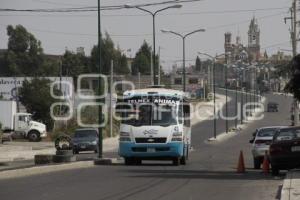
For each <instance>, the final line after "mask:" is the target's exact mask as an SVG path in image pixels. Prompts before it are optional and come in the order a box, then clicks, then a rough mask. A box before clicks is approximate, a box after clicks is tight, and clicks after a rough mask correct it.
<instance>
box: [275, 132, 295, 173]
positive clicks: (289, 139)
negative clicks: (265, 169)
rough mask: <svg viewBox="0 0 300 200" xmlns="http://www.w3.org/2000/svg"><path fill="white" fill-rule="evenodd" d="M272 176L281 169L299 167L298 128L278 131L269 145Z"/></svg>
mask: <svg viewBox="0 0 300 200" xmlns="http://www.w3.org/2000/svg"><path fill="white" fill-rule="evenodd" d="M270 162H271V166H272V174H273V175H278V174H279V171H280V170H282V169H293V168H297V167H300V127H288V128H281V129H279V130H278V131H277V132H276V133H275V135H274V137H273V141H272V143H271V145H270Z"/></svg>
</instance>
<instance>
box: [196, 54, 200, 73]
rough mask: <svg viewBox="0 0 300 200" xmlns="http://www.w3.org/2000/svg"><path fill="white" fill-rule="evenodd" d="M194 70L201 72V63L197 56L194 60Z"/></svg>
mask: <svg viewBox="0 0 300 200" xmlns="http://www.w3.org/2000/svg"><path fill="white" fill-rule="evenodd" d="M195 70H196V71H197V72H202V63H201V60H200V58H199V56H197V58H196V63H195Z"/></svg>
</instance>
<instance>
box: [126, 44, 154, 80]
mask: <svg viewBox="0 0 300 200" xmlns="http://www.w3.org/2000/svg"><path fill="white" fill-rule="evenodd" d="M151 51H152V49H151V47H150V46H149V44H148V43H147V42H146V41H144V42H143V44H142V46H141V47H140V49H139V50H138V52H137V53H136V55H135V58H134V60H133V63H132V74H133V75H136V74H138V72H140V73H141V74H150V72H151ZM155 61H156V62H155V66H156V68H157V66H158V56H157V55H156V59H155Z"/></svg>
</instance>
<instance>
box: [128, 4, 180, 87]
mask: <svg viewBox="0 0 300 200" xmlns="http://www.w3.org/2000/svg"><path fill="white" fill-rule="evenodd" d="M181 7H182V5H180V4H176V5H173V6H168V7H165V8H162V9H159V10H157V11H155V12H152V11H150V10H147V9H144V8H142V7H139V6H131V5H129V4H126V5H125V8H136V9H139V10H141V11H143V12H147V13H149V14H150V15H151V16H152V27H153V28H152V30H153V55H152V58H153V84H154V85H157V79H156V76H157V73H156V40H155V38H156V31H155V29H156V28H155V17H156V15H157V14H158V13H159V12H162V11H164V10H167V9H171V8H181Z"/></svg>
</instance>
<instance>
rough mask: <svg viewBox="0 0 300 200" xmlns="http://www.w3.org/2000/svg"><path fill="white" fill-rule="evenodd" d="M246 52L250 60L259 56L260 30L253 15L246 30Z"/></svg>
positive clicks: (255, 59)
mask: <svg viewBox="0 0 300 200" xmlns="http://www.w3.org/2000/svg"><path fill="white" fill-rule="evenodd" d="M248 53H249V55H250V58H251V60H252V61H258V60H259V58H260V30H259V27H258V23H257V19H255V17H253V19H252V20H251V22H250V26H249V31H248Z"/></svg>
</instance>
